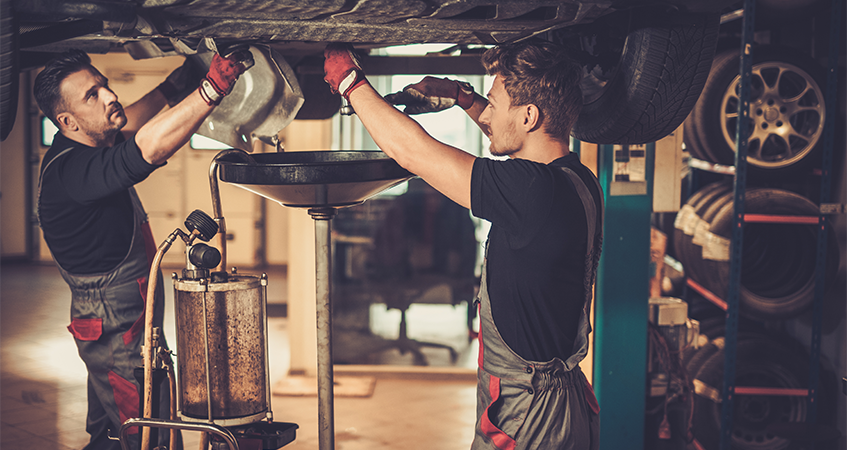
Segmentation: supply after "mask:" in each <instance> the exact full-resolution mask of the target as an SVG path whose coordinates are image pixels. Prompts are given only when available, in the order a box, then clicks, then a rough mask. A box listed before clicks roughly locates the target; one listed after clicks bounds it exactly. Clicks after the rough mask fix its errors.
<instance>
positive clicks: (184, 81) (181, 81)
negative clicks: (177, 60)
mask: <svg viewBox="0 0 847 450" xmlns="http://www.w3.org/2000/svg"><path fill="white" fill-rule="evenodd" d="M201 80H203V73H202V72H201V71H200V70H198V67H197V65H196V64H193V63H192V62H191V61H189V60H188V59H186V60H185V62H183V63H182V65H181V66H179V67H177V68H176V69H174V71H173V72H171V74H170V75H168V77H167V78H165V81H163V82H162V83H161V84H159V86H158V87H157V89H159V91H160V92H161V93H162V95H164V96H165V99H166V100H167V101H168V106H174V105H176V104H177V103H179V102H181V101H182V100H183V99H185V97H188V94H190V93H191V92H192V91H194V90H195V89H197V86H198V85H200V81H201Z"/></svg>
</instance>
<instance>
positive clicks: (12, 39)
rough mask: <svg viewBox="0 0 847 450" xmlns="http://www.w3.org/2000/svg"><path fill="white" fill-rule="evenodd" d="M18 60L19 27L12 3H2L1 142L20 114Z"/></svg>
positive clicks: (9, 0) (0, 68) (3, 0)
mask: <svg viewBox="0 0 847 450" xmlns="http://www.w3.org/2000/svg"><path fill="white" fill-rule="evenodd" d="M19 77H20V66H19V60H18V26H17V23H16V20H15V16H14V14H13V11H12V1H11V0H2V3H0V141H2V140H5V139H6V138H7V137H8V136H9V133H11V131H12V127H13V126H14V125H15V117H16V116H17V114H18V89H19V83H20V78H19Z"/></svg>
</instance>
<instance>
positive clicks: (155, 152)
mask: <svg viewBox="0 0 847 450" xmlns="http://www.w3.org/2000/svg"><path fill="white" fill-rule="evenodd" d="M213 109H214V105H208V104H207V103H206V101H205V100H203V98H202V97H201V96H200V93H199V92H198V91H194V92H193V93H191V95H189V96H188V97H186V99H185V100H183V101H182V102H180V103H179V104H177V105H175V106H174V107H173V108H171V109H169V110H167V111H165V112H163V113H162V114H159V115H157V116H155V117H153V118H152V119H150V121H149V122H147V123H146V124H145V125H144V126H143V127H141V129H139V130H138V133H137V134H136V135H135V142H136V144H138V148H139V149H140V150H141V154H142V155H143V156H144V159H145V160H146V161H147V162H148V163H150V164H154V165H159V164H163V163H164V162H165V161H167V160H168V158H170V157H171V156H173V154H174V153H176V152H177V150H179V149H180V147H182V146H183V145H185V143H186V142H188V140H189V139H190V138H191V135H193V134H194V132H195V131H197V129H198V128H199V127H200V125H201V124H202V123H203V121H204V120H205V119H206V117H208V116H209V114H211V113H212V110H213Z"/></svg>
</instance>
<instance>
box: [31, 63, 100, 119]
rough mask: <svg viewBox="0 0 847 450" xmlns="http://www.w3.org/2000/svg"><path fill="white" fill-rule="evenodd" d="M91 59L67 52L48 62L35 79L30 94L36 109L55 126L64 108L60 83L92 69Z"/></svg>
mask: <svg viewBox="0 0 847 450" xmlns="http://www.w3.org/2000/svg"><path fill="white" fill-rule="evenodd" d="M93 67H94V66H92V65H91V58H90V57H89V56H88V55H87V54H86V53H85V52H83V51H82V50H76V49H72V50H68V51H66V52H64V53H62V54H60V55H59V56H57V57H55V58H53V59H52V60H50V62H48V63H47V66H45V67H44V70H42V71H41V72H39V74H38V76H36V77H35V84H34V85H33V87H32V92H33V94H34V95H35V101H36V102H37V103H38V107H39V108H41V111H42V112H43V113H44V115H45V116H47V118H49V119H50V120H51V121H52V122H53V123H54V124H55V125H56V126H59V124H58V123H56V116H57V115H59V113H60V112H61V111H60V110H61V109H63V108H64V107H65V106H64V99H63V98H62V91H61V86H62V81H64V80H65V78H67V77H68V76H69V75H71V74H74V73H76V72H79V71H80V70H88V69H92V68H93Z"/></svg>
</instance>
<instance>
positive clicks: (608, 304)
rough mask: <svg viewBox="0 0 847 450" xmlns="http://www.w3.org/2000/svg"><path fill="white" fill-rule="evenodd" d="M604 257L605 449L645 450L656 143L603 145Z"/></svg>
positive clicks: (600, 289) (597, 359)
mask: <svg viewBox="0 0 847 450" xmlns="http://www.w3.org/2000/svg"><path fill="white" fill-rule="evenodd" d="M597 153H598V164H597V167H598V175H599V180H600V185H601V186H602V187H603V192H604V199H605V209H606V215H605V218H604V236H603V256H602V258H601V259H600V267H599V270H598V274H597V288H596V294H595V295H596V297H595V312H594V314H595V316H594V324H595V326H594V333H595V335H594V390H595V392H596V394H597V400H598V401H599V403H600V430H601V438H600V449H601V450H620V449H627V450H640V449H643V447H644V407H645V395H646V394H645V392H646V378H647V375H646V371H647V313H648V300H649V279H650V277H651V275H652V273H651V268H650V214H651V210H652V199H653V195H652V194H653V192H652V191H653V180H652V178H653V165H654V159H653V158H654V155H655V144H647V145H638V146H635V145H630V146H625V145H623V146H622V145H600V146H599V148H598V152H597Z"/></svg>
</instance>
